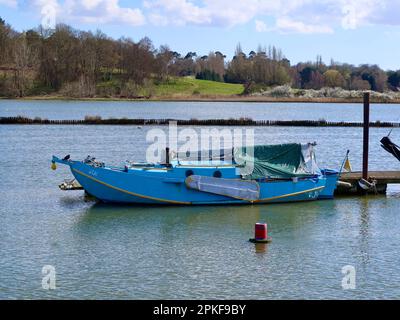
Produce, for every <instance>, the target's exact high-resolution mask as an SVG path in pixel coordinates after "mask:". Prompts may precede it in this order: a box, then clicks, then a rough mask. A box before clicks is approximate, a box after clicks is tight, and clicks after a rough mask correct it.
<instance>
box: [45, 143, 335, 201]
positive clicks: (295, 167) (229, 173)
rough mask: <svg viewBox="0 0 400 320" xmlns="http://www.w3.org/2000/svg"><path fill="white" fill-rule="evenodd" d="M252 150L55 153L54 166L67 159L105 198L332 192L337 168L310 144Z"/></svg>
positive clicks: (308, 196)
mask: <svg viewBox="0 0 400 320" xmlns="http://www.w3.org/2000/svg"><path fill="white" fill-rule="evenodd" d="M251 151H252V152H249V151H248V148H247V149H245V151H243V150H242V149H240V150H239V149H237V150H235V151H234V155H233V156H232V160H231V161H227V160H225V159H221V158H220V159H217V160H215V159H209V160H208V161H204V160H203V161H199V160H196V161H193V160H188V159H185V160H182V158H181V157H178V159H173V160H171V161H166V163H157V164H151V163H127V164H125V165H123V166H121V167H113V166H107V165H105V164H104V163H102V162H98V161H96V160H95V159H94V158H91V157H89V156H88V158H87V159H85V160H84V161H75V160H72V159H70V158H69V157H65V158H63V159H61V158H59V157H56V156H53V158H52V166H53V167H54V168H55V164H56V163H60V164H64V165H68V166H69V167H70V169H71V172H72V174H73V175H74V177H75V178H76V180H77V181H78V182H79V183H80V184H81V186H82V187H83V188H84V190H85V191H86V192H87V193H88V194H90V195H92V196H94V197H96V198H97V199H99V200H101V201H103V202H113V203H136V204H164V205H165V204H170V205H208V204H213V205H214V204H249V203H254V204H256V203H276V202H295V201H310V200H317V199H322V198H325V199H326V198H332V197H333V192H334V189H335V188H336V180H337V177H338V175H337V172H336V171H332V170H320V169H319V168H318V166H317V165H316V163H315V156H314V152H313V150H312V145H311V144H307V145H300V144H284V145H272V146H255V147H253V149H252V150H251ZM249 164H251V166H249ZM249 167H250V168H251V170H250V171H246V170H248V168H249ZM335 172H336V174H335Z"/></svg>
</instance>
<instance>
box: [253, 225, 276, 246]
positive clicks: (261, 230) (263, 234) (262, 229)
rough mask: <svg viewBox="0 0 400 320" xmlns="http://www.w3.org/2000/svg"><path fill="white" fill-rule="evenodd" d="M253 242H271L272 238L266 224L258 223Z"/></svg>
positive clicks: (255, 227)
mask: <svg viewBox="0 0 400 320" xmlns="http://www.w3.org/2000/svg"><path fill="white" fill-rule="evenodd" d="M250 241H251V242H270V241H271V238H270V237H268V226H267V224H266V223H261V222H257V223H256V225H255V226H254V239H250Z"/></svg>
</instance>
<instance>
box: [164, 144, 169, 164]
mask: <svg viewBox="0 0 400 320" xmlns="http://www.w3.org/2000/svg"><path fill="white" fill-rule="evenodd" d="M165 164H166V165H167V166H169V148H168V147H167V148H165Z"/></svg>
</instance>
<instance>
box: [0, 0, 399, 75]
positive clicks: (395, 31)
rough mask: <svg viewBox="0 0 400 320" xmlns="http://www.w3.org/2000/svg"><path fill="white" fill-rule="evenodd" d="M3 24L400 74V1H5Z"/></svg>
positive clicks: (0, 7)
mask: <svg viewBox="0 0 400 320" xmlns="http://www.w3.org/2000/svg"><path fill="white" fill-rule="evenodd" d="M0 17H2V18H3V19H4V20H6V22H7V23H9V24H11V25H12V26H13V28H15V29H16V30H18V31H24V30H28V29H30V28H34V27H37V26H39V25H43V26H48V27H51V26H54V25H55V24H56V23H67V24H69V25H71V26H72V27H74V28H76V29H80V30H93V31H95V30H97V29H100V30H102V31H103V32H104V33H106V34H107V35H109V36H110V37H113V38H115V39H118V38H120V37H122V36H124V37H129V38H132V39H133V40H135V41H138V40H140V39H141V38H143V37H144V36H147V37H149V38H150V39H151V40H152V41H153V44H154V45H155V46H156V47H158V46H160V45H164V44H167V45H168V46H169V47H170V48H171V50H174V51H178V52H180V53H181V54H182V55H185V54H186V53H187V52H189V51H195V52H196V53H197V54H198V55H204V54H208V53H209V52H211V51H221V52H223V53H224V54H226V55H227V57H228V58H231V57H232V55H233V54H234V50H235V47H236V45H237V44H238V43H240V44H241V46H242V49H243V51H244V52H246V53H248V52H250V51H251V50H256V49H257V47H258V46H259V45H261V46H265V47H268V46H269V45H275V46H276V47H278V48H281V49H282V51H283V54H284V55H285V56H286V58H288V59H289V60H290V61H291V63H292V64H295V63H297V62H300V61H303V62H305V61H315V60H316V57H317V55H321V56H322V59H323V61H324V62H326V63H330V61H331V59H334V60H335V61H338V62H347V63H352V64H355V65H359V64H363V63H368V64H378V65H379V66H380V67H381V68H383V69H385V70H389V69H391V70H398V69H400V0H243V1H242V0H80V1H77V0H0Z"/></svg>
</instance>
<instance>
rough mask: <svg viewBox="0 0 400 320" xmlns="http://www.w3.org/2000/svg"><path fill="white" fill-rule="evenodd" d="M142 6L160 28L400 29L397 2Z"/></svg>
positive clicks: (264, 0) (282, 0)
mask: <svg viewBox="0 0 400 320" xmlns="http://www.w3.org/2000/svg"><path fill="white" fill-rule="evenodd" d="M143 6H144V8H146V10H147V11H148V12H149V13H150V14H151V15H154V16H153V19H150V21H151V22H152V23H154V24H160V21H162V25H166V24H173V25H203V26H214V27H220V26H222V27H232V26H236V25H242V24H246V23H248V22H250V21H254V22H255V29H256V31H258V32H265V31H270V30H278V31H281V32H297V33H331V32H333V31H334V29H335V28H343V29H355V28H358V27H360V26H363V25H368V24H395V25H400V19H399V18H398V17H399V15H400V0H246V1H244V0H243V1H231V0H197V1H193V0H145V1H144V4H143ZM154 17H157V19H155V18H154ZM265 17H269V18H271V19H273V20H275V21H276V24H275V26H274V27H271V28H268V27H267V25H266V24H265V22H263V21H262V18H265Z"/></svg>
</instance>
